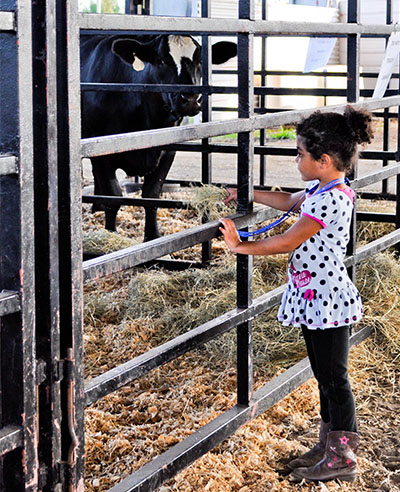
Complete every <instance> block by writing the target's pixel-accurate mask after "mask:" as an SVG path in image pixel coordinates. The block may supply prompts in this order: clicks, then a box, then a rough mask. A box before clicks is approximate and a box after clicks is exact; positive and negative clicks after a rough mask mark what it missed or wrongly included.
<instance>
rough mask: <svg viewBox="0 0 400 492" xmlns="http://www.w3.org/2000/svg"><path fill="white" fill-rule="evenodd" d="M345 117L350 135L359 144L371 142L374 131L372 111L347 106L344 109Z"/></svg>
mask: <svg viewBox="0 0 400 492" xmlns="http://www.w3.org/2000/svg"><path fill="white" fill-rule="evenodd" d="M344 117H345V118H346V120H347V123H348V125H349V131H350V135H351V137H352V139H353V140H354V141H355V142H357V143H358V144H362V143H370V142H371V140H372V138H373V131H372V124H371V123H372V118H371V114H370V113H368V112H367V111H363V110H357V109H354V108H353V107H352V106H347V107H346V109H345V111H344Z"/></svg>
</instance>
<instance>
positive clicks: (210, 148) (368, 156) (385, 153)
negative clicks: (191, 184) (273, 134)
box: [162, 143, 399, 161]
mask: <svg viewBox="0 0 400 492" xmlns="http://www.w3.org/2000/svg"><path fill="white" fill-rule="evenodd" d="M293 145H295V144H294V143H293ZM162 148H163V149H164V150H175V151H179V152H204V151H207V152H210V153H215V154H237V152H238V147H237V145H229V144H207V145H202V144H200V143H182V144H173V145H169V146H165V147H162ZM254 154H256V155H278V156H295V155H296V154H297V149H296V148H295V147H294V146H293V147H268V146H267V145H255V146H254ZM398 158H399V155H398V153H397V152H393V151H389V150H364V151H362V152H360V159H365V160H380V159H385V160H388V161H395V160H397V159H398Z"/></svg>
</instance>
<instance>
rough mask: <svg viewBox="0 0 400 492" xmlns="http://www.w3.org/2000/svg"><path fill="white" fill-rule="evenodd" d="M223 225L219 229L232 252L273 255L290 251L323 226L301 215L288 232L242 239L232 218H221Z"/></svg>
mask: <svg viewBox="0 0 400 492" xmlns="http://www.w3.org/2000/svg"><path fill="white" fill-rule="evenodd" d="M220 221H221V222H222V224H223V227H220V228H219V230H220V231H221V232H222V234H223V236H224V240H225V243H226V244H227V246H228V248H229V249H230V250H231V252H232V253H240V254H242V255H273V254H279V253H289V252H290V251H293V250H294V249H296V248H297V247H298V246H300V244H302V243H304V241H307V239H309V238H310V237H311V236H314V234H317V232H319V231H320V230H321V229H322V226H321V225H320V224H319V223H318V222H316V221H315V220H313V219H310V218H309V217H300V218H299V220H298V221H297V222H296V223H295V224H293V225H292V226H291V227H290V228H289V229H288V230H287V231H286V232H284V233H283V234H279V235H277V236H272V237H268V238H266V239H261V240H259V241H245V242H242V241H241V240H240V237H239V234H238V232H237V230H236V226H235V223H234V222H233V221H232V220H230V219H220Z"/></svg>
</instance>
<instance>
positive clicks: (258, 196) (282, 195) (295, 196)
mask: <svg viewBox="0 0 400 492" xmlns="http://www.w3.org/2000/svg"><path fill="white" fill-rule="evenodd" d="M227 191H228V193H229V196H228V197H227V198H226V199H225V200H224V203H228V202H230V201H231V200H237V189H236V188H227ZM303 194H304V192H303V191H299V192H297V193H286V192H285V191H261V190H254V201H255V202H257V203H262V204H263V205H267V206H268V207H272V208H276V209H278V210H290V209H291V208H292V207H293V205H294V204H295V203H296V202H297V201H299V200H300V198H301V197H302V195H303ZM301 202H302V200H301V201H299V203H298V205H297V207H296V210H297V209H298V208H299V207H300V205H301Z"/></svg>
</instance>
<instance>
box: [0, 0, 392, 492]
mask: <svg viewBox="0 0 400 492" xmlns="http://www.w3.org/2000/svg"><path fill="white" fill-rule="evenodd" d="M127 3H128V2H127ZM133 3H134V5H135V8H137V7H138V5H139V4H140V2H137V1H136V0H135V2H133ZM129 6H130V7H131V4H130V3H129ZM144 7H146V8H148V5H147V4H146V5H144ZM387 8H388V12H390V10H391V2H390V0H388V2H387ZM140 10H142V9H140ZM144 10H145V9H144ZM209 11H210V1H209V0H203V2H202V15H203V18H196V19H189V18H179V19H178V18H163V17H159V18H157V17H151V18H150V17H148V16H145V15H125V16H124V15H102V14H80V13H79V12H78V10H77V2H69V1H68V0H57V1H56V0H46V1H43V2H29V1H28V0H0V96H1V99H0V100H1V107H0V135H1V138H0V145H1V147H0V328H1V343H0V356H1V392H0V394H1V400H0V415H1V431H0V455H1V467H0V470H1V473H0V483H1V485H0V488H1V490H4V491H6V492H8V491H9V492H18V491H22V490H26V491H28V490H29V491H36V490H43V491H49V492H50V491H51V492H53V491H63V490H81V491H82V490H84V407H85V406H87V405H90V404H92V403H93V402H95V401H96V400H98V399H99V398H101V397H103V396H105V395H107V394H108V393H110V392H112V391H114V390H116V389H118V388H120V387H122V386H124V385H126V384H128V383H130V382H132V381H134V380H135V379H137V378H139V377H142V376H144V375H145V374H146V373H148V372H149V371H151V370H152V369H154V368H156V367H159V366H160V365H162V364H165V363H166V362H168V361H170V360H172V359H174V358H176V357H178V356H179V355H182V354H183V353H185V352H187V351H189V350H192V349H193V348H195V347H198V346H200V345H201V344H203V343H205V342H206V341H209V340H211V339H213V338H215V337H217V336H219V335H221V334H222V333H225V332H227V331H228V330H231V329H234V328H236V329H237V340H238V344H237V345H238V366H237V404H236V405H235V406H234V407H233V408H231V409H230V410H228V411H226V412H225V413H223V414H222V415H220V416H219V417H218V418H216V419H215V420H214V421H212V422H210V423H209V424H207V425H206V426H204V427H203V428H201V429H200V430H199V431H197V432H195V433H194V434H193V435H191V436H190V437H188V438H186V439H185V440H184V441H182V442H180V443H179V444H177V445H176V446H174V447H172V448H170V449H169V450H168V451H167V452H165V453H163V454H162V455H160V456H159V457H158V458H156V459H155V460H154V461H152V462H151V463H149V464H148V465H146V466H144V467H143V468H142V469H140V470H139V471H138V472H136V473H135V474H133V475H132V476H130V477H128V478H126V479H125V480H123V481H121V482H120V483H119V484H117V485H116V486H115V487H113V488H112V489H111V490H113V491H119V492H122V491H139V490H140V491H151V490H155V489H156V488H157V487H158V486H160V485H161V484H162V483H163V482H164V481H165V480H167V479H169V478H170V477H172V476H174V475H175V474H176V473H177V472H178V471H180V470H181V469H182V468H184V467H185V466H187V465H188V464H189V463H191V462H193V461H194V460H195V459H197V458H198V457H199V456H201V455H202V454H204V453H205V452H207V451H208V450H210V449H212V448H213V447H214V446H215V445H216V444H217V443H219V442H221V441H222V440H223V439H225V438H226V437H228V436H229V435H231V434H232V433H233V432H235V430H236V429H238V428H239V427H240V426H241V425H243V424H244V423H246V422H248V421H250V420H251V419H253V418H255V417H256V416H258V415H260V414H261V413H262V412H264V411H265V410H266V409H267V408H269V407H270V406H271V405H273V404H274V403H275V402H277V401H279V400H280V399H282V398H283V397H284V396H285V395H287V394H288V393H290V392H291V391H292V390H293V389H294V388H296V387H297V386H299V385H300V384H301V383H303V382H304V381H305V380H307V379H308V378H309V377H310V375H311V369H310V367H309V364H308V361H307V360H306V359H305V360H303V361H301V362H300V363H298V364H296V365H294V366H293V367H291V368H290V369H289V370H287V371H286V372H284V373H283V374H281V375H279V376H278V377H276V378H275V379H273V380H272V381H270V382H269V383H267V384H265V385H264V386H263V387H262V388H260V389H259V390H257V391H255V392H253V387H252V386H253V372H252V320H253V319H254V318H255V317H256V316H258V315H259V314H261V313H263V312H265V311H266V310H268V309H270V308H271V307H272V306H274V305H276V304H277V303H278V302H279V300H280V297H281V295H282V292H283V286H282V287H279V288H277V289H275V290H273V291H272V292H268V293H266V294H264V295H263V296H261V297H259V298H256V299H253V296H252V285H251V271H252V259H251V258H248V257H245V256H240V255H239V256H238V262H237V271H238V279H237V284H238V285H237V308H236V309H235V310H233V311H231V312H228V313H225V314H224V315H222V316H220V317H218V318H216V319H214V320H212V321H210V322H208V323H206V324H204V325H201V326H198V327H196V328H195V329H193V330H191V331H189V332H187V333H185V334H184V335H181V336H179V337H177V338H175V339H173V340H171V341H170V342H168V343H166V344H164V345H162V346H159V347H157V348H155V349H153V350H151V351H149V352H147V353H146V354H143V355H141V356H139V357H137V358H135V359H133V360H131V361H129V362H127V363H125V364H123V365H121V366H119V367H117V368H115V369H113V370H111V371H108V372H106V373H104V374H102V375H101V376H99V377H96V378H94V379H93V380H91V381H90V382H89V383H86V384H84V381H83V360H82V351H83V348H82V347H83V344H82V297H83V296H82V291H83V283H84V282H88V281H90V280H92V279H95V278H99V277H102V276H104V275H109V274H112V273H115V272H119V271H121V270H124V269H127V268H132V267H134V266H136V265H139V264H142V263H144V262H147V261H150V260H154V259H157V258H159V257H161V256H163V255H165V254H167V253H171V252H173V251H178V250H180V249H183V248H186V247H189V246H192V245H195V244H198V243H203V244H204V245H205V246H204V248H203V249H204V251H203V253H204V256H205V257H207V255H209V254H210V241H211V240H212V239H213V238H215V237H216V236H217V235H218V234H219V231H218V224H217V223H216V222H211V223H206V224H202V225H201V226H198V227H195V228H192V229H190V230H187V231H184V232H180V233H177V234H172V235H170V236H168V237H164V238H161V239H157V240H154V241H151V242H148V243H145V244H141V245H138V246H134V247H132V248H128V249H126V250H122V251H120V252H117V253H111V254H108V255H104V256H102V257H100V258H96V259H93V260H90V261H87V262H84V263H83V265H82V246H81V244H82V241H81V204H82V200H81V173H80V161H81V157H90V156H95V155H102V154H107V153H113V152H122V151H126V150H130V149H132V150H133V149H144V148H149V147H152V146H156V145H157V146H159V145H178V144H179V145H182V143H184V142H190V141H191V140H193V139H202V147H201V148H200V149H199V148H197V149H193V147H190V145H191V144H185V145H188V147H186V148H185V150H188V151H192V150H197V151H198V150H201V151H202V152H203V156H204V157H203V179H204V181H205V182H207V180H209V179H210V176H211V173H210V166H211V164H212V162H211V158H210V155H211V154H212V152H220V151H227V152H235V153H237V154H238V162H239V165H238V176H237V182H238V185H239V197H238V215H237V216H236V217H235V222H236V224H237V226H238V227H240V228H246V227H249V226H251V225H252V224H254V223H256V222H259V221H261V220H265V219H268V218H271V217H272V216H273V215H274V214H273V213H272V212H271V211H270V210H266V209H264V208H254V209H253V205H252V198H253V191H252V190H253V183H254V177H253V159H254V154H259V155H267V154H268V153H271V152H275V153H278V154H279V153H281V154H283V153H284V151H283V150H282V149H277V150H276V149H275V150H274V149H266V148H265V147H263V146H262V145H261V146H258V147H255V145H254V131H255V130H258V129H260V130H263V129H265V128H268V127H271V126H276V125H283V124H286V123H293V122H296V121H298V120H299V119H300V118H301V117H303V116H304V115H306V114H309V113H310V112H311V111H312V110H304V111H287V112H280V113H268V111H267V110H266V111H264V114H258V113H256V112H255V111H254V102H253V94H254V91H255V88H254V77H253V62H252V52H253V41H254V37H255V36H257V35H262V36H271V35H305V36H307V35H321V36H335V37H345V38H346V39H347V59H348V71H347V79H348V86H347V90H346V94H347V100H348V101H349V102H352V103H353V102H354V103H356V102H357V101H358V99H359V96H360V89H359V43H360V37H361V36H377V37H387V36H389V35H390V34H391V33H392V32H394V31H395V30H396V29H397V25H393V24H392V23H391V19H390V15H388V24H387V25H362V24H360V23H359V22H358V20H359V2H358V1H357V0H349V8H348V22H347V23H345V24H323V23H318V24H311V23H296V22H284V21H267V20H263V19H261V20H255V19H254V0H240V1H239V9H238V19H212V18H208V13H209ZM264 18H265V16H264ZM80 30H85V31H105V30H111V31H114V32H118V31H135V32H143V31H148V30H151V31H152V32H160V33H162V32H174V33H189V34H196V35H201V36H202V39H203V46H208V45H209V42H208V40H209V36H210V35H212V34H214V35H216V34H223V35H229V36H233V37H235V38H236V39H237V43H238V87H237V88H232V89H231V91H232V92H235V90H237V91H238V95H239V107H238V119H233V120H228V121H223V122H213V121H208V120H209V119H210V115H209V114H208V113H207V111H209V110H210V107H209V101H208V97H207V95H209V94H211V93H213V91H217V89H215V88H213V87H211V86H210V84H209V80H210V79H209V73H208V68H209V66H208V63H205V64H203V65H204V68H203V85H202V87H200V88H198V89H199V90H200V92H203V93H204V100H205V102H204V103H203V104H204V108H203V109H204V112H205V118H204V121H205V122H203V123H202V124H199V125H191V126H184V127H180V128H169V129H163V130H160V131H158V132H156V134H155V133H154V132H153V133H152V132H137V133H132V134H126V135H123V136H115V135H114V136H109V137H100V138H91V139H85V140H83V141H81V137H80V129H79V128H80V81H79V31H80ZM204 52H205V55H204V59H205V60H207V49H205V50H204ZM132 90H134V88H132ZM165 90H168V88H166V89H165ZM169 90H170V89H169ZM268 90H270V88H268V87H261V88H258V89H257V91H258V93H259V94H261V95H265V94H267V93H268ZM387 94H389V93H387ZM399 104H400V96H399V95H388V97H385V98H382V99H376V100H369V101H367V102H363V103H356V105H359V106H362V107H364V108H366V109H369V110H371V111H376V110H380V109H383V108H391V107H398V106H399ZM333 109H334V110H335V111H343V109H344V106H337V107H335V108H333ZM330 110H332V108H330ZM379 114H380V115H382V113H379ZM383 114H384V117H385V120H388V118H389V117H394V115H393V114H390V113H389V111H388V109H387V110H386V111H385V112H384V113H383ZM227 133H238V134H239V138H238V145H237V147H236V148H226V149H222V150H221V149H220V148H217V147H216V146H212V145H211V144H210V142H209V140H208V139H209V138H211V137H213V136H217V135H225V134H227ZM290 152H293V151H292V150H291V149H290V150H289V154H290ZM398 156H399V149H397V152H395V153H393V152H389V151H388V150H387V148H386V149H383V150H382V151H381V152H371V151H369V152H364V154H363V157H364V158H375V159H376V158H379V159H382V161H383V163H384V164H387V162H388V161H389V160H396V161H398ZM399 173H400V165H398V164H394V165H390V166H384V167H383V168H382V170H380V171H378V172H375V173H373V174H371V175H369V176H365V177H362V178H358V177H357V175H355V176H354V179H353V183H352V186H353V188H355V189H357V190H361V189H362V188H363V187H365V186H367V185H369V184H371V183H375V182H380V181H383V182H386V180H387V179H388V178H389V177H392V176H396V180H397V186H398V185H399V178H398V176H399ZM262 184H264V183H262ZM383 193H387V190H386V189H384V190H383ZM399 206H400V205H399V201H398V199H397V212H396V214H395V215H393V216H390V217H383V216H381V217H376V216H373V215H371V214H358V216H356V215H355V219H357V218H358V219H361V218H362V219H363V220H387V221H391V222H394V223H395V224H396V227H397V228H398V227H399V220H400V210H399ZM353 222H354V224H353V227H355V224H356V220H354V221H353ZM399 241H400V231H399V229H396V230H395V231H394V232H392V233H390V234H388V235H387V236H385V237H382V238H381V239H379V240H376V241H373V242H371V243H370V244H367V245H366V246H363V247H361V248H359V249H356V247H355V234H353V240H352V245H351V247H350V249H349V253H348V257H347V259H346V264H347V266H348V267H349V268H352V269H353V271H354V270H355V268H353V267H355V266H356V265H357V263H359V262H360V261H363V260H365V259H366V258H367V257H369V256H371V255H373V254H374V253H376V252H378V251H381V250H383V249H385V248H388V247H390V246H393V245H395V244H397V243H398V242H399ZM369 333H370V330H369V329H368V328H365V329H363V330H361V331H359V332H357V333H356V334H355V335H354V336H353V337H352V343H353V344H354V343H358V342H360V341H362V340H363V339H365V337H367V336H368V335H369Z"/></svg>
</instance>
